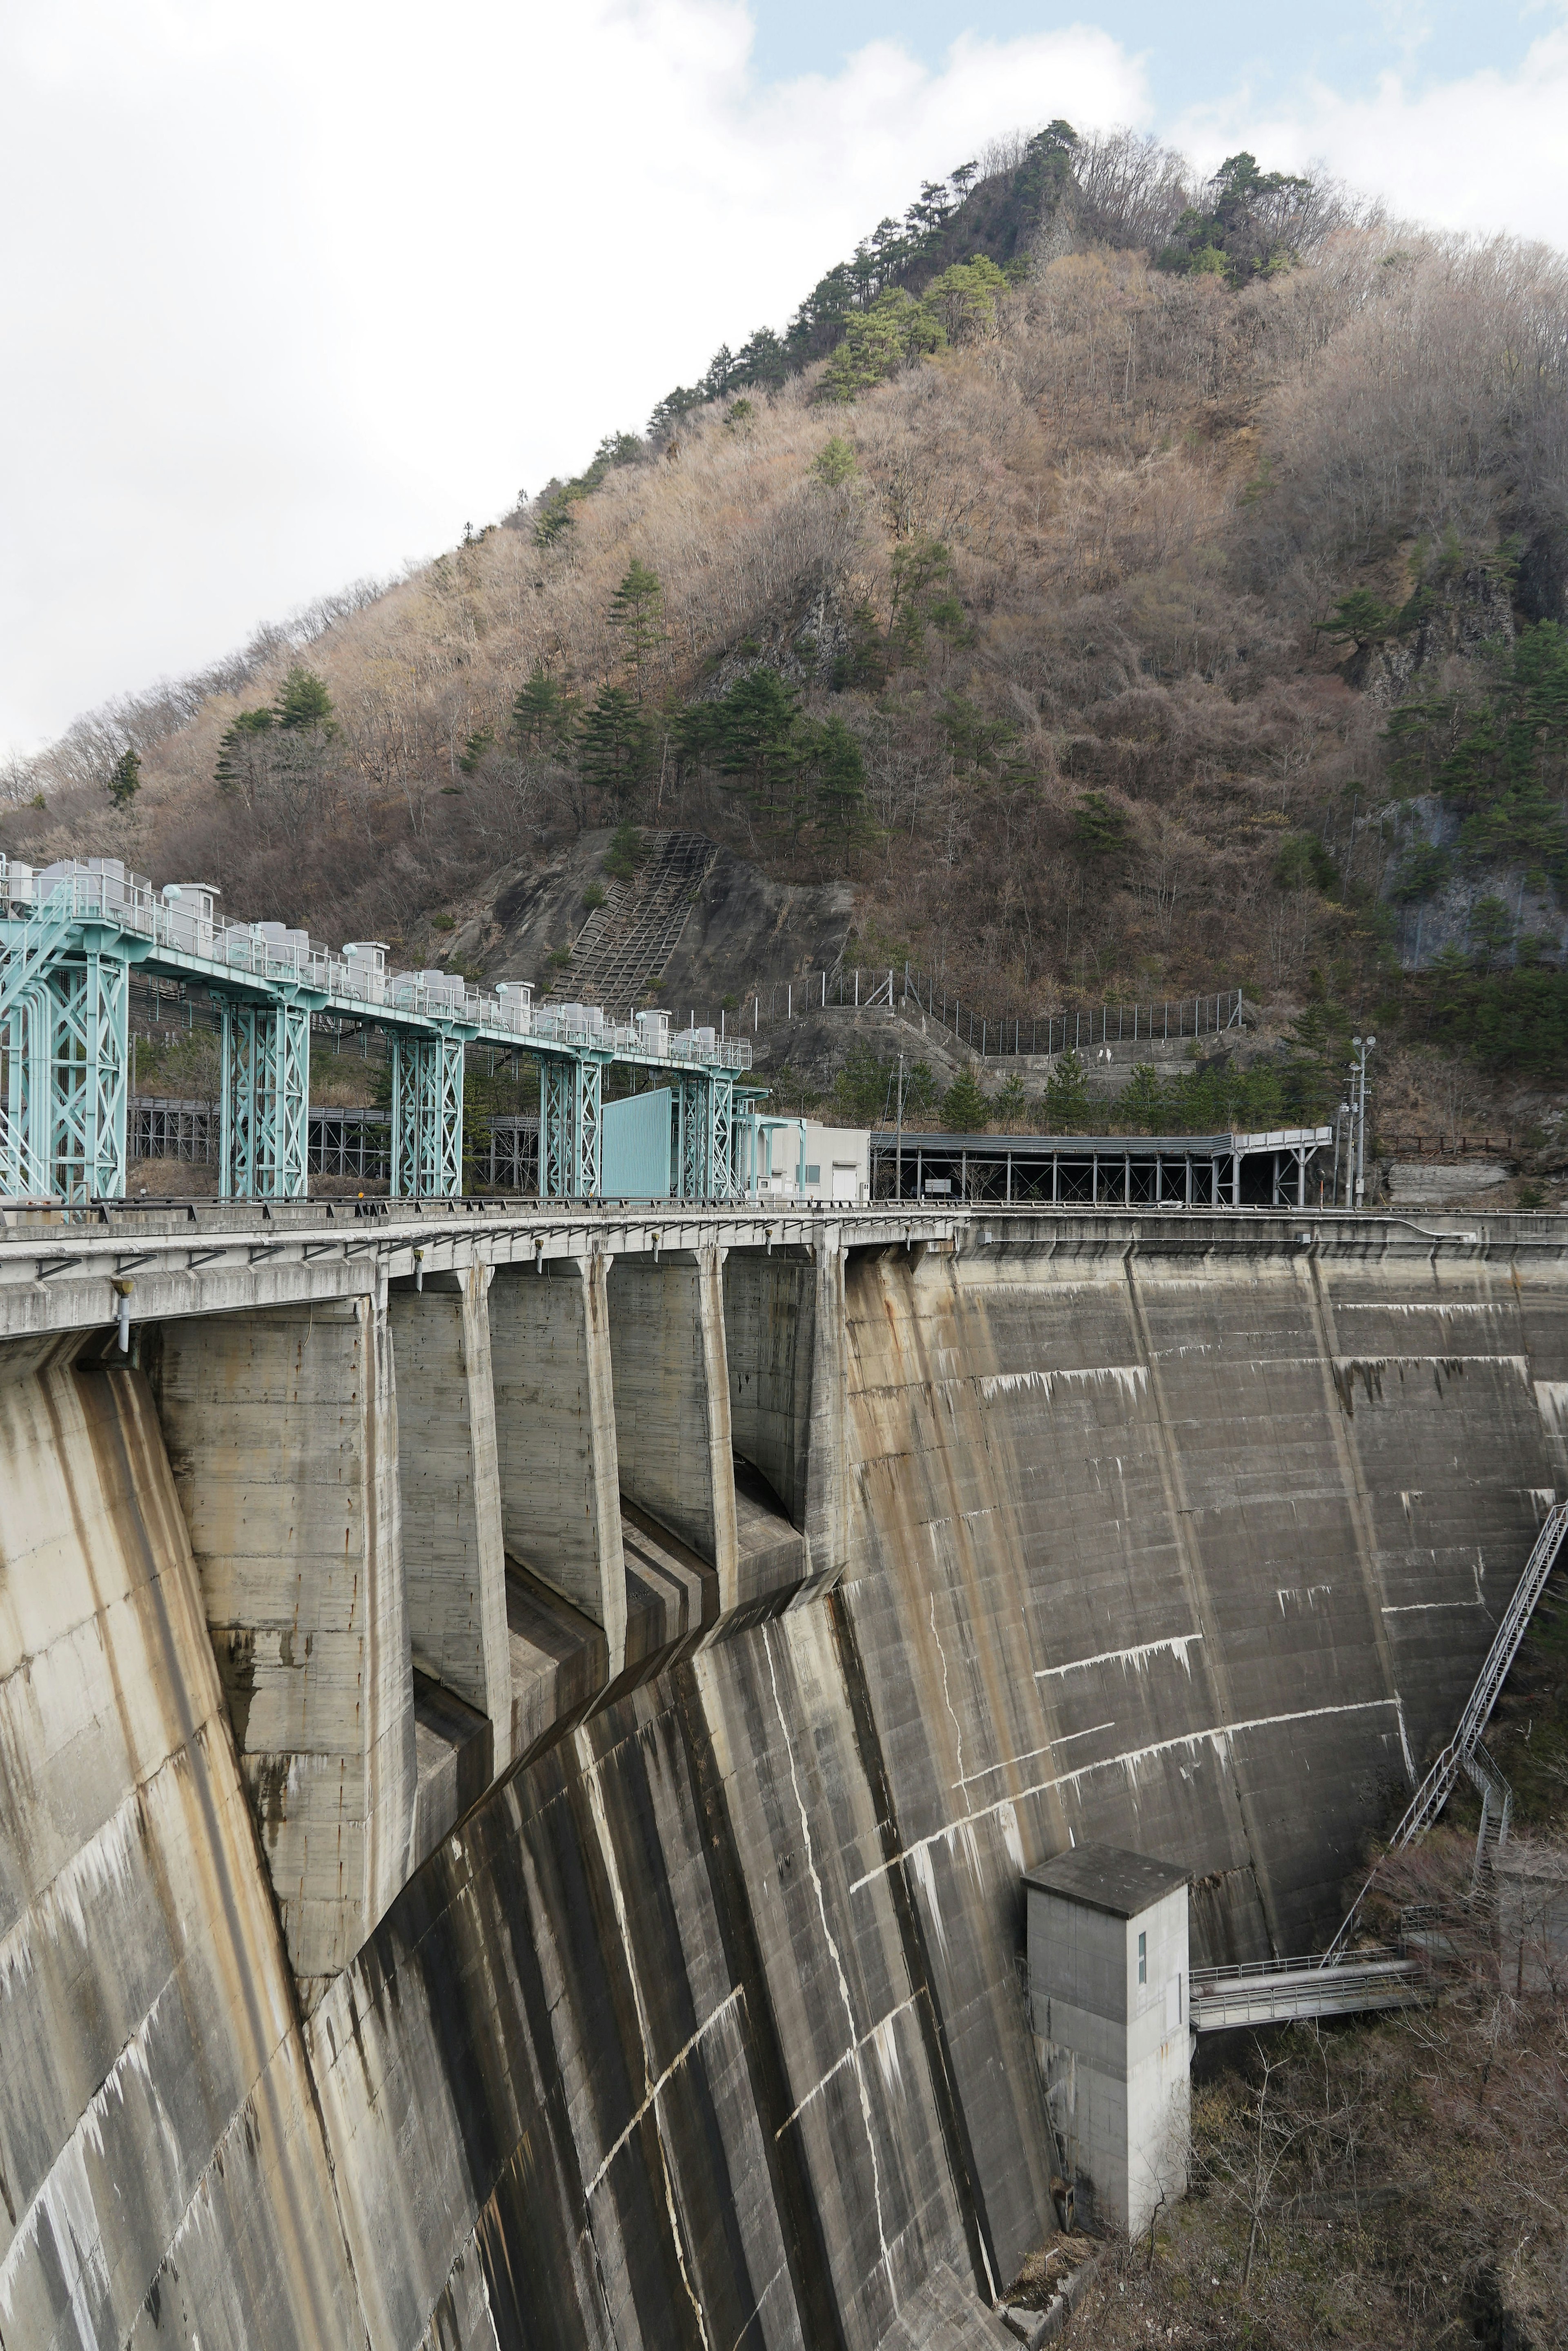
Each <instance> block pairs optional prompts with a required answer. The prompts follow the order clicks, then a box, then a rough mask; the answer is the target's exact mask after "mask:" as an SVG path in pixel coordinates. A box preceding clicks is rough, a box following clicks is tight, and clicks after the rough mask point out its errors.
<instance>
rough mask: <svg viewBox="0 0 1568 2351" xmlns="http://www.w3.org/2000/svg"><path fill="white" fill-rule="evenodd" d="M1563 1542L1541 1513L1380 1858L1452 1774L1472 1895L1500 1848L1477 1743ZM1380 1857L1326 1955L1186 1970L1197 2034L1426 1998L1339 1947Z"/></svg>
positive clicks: (1426, 1823) (1414, 1978)
mask: <svg viewBox="0 0 1568 2351" xmlns="http://www.w3.org/2000/svg"><path fill="white" fill-rule="evenodd" d="M1565 1536H1568V1503H1559V1504H1558V1505H1557V1507H1556V1508H1555V1509H1553V1510H1551V1511H1549V1512H1548V1514H1547V1517H1546V1519H1545V1521H1544V1522H1543V1524H1542V1529H1541V1532H1540V1534H1539V1535H1538V1536H1537V1537H1536V1540H1535V1546H1534V1549H1533V1550H1532V1552H1531V1554H1530V1557H1529V1560H1528V1561H1527V1562H1526V1563H1525V1569H1524V1573H1523V1574H1522V1575H1521V1577H1520V1579H1519V1583H1518V1584H1517V1586H1516V1587H1515V1590H1514V1593H1513V1597H1512V1598H1511V1601H1510V1602H1509V1604H1508V1606H1507V1608H1506V1609H1505V1610H1504V1611H1503V1616H1502V1622H1501V1625H1499V1626H1498V1628H1497V1634H1496V1636H1495V1638H1494V1639H1493V1641H1492V1645H1491V1647H1490V1650H1489V1651H1488V1652H1487V1656H1486V1662H1485V1664H1484V1665H1483V1666H1482V1667H1481V1669H1480V1674H1479V1675H1478V1676H1477V1677H1476V1685H1475V1687H1474V1689H1473V1690H1471V1692H1470V1695H1469V1698H1468V1700H1467V1701H1466V1704H1465V1709H1464V1712H1463V1713H1462V1714H1461V1715H1460V1717H1459V1724H1458V1727H1457V1729H1455V1732H1454V1735H1453V1737H1452V1739H1450V1740H1449V1743H1448V1745H1447V1746H1446V1747H1445V1748H1444V1749H1443V1750H1442V1752H1441V1754H1440V1755H1439V1756H1438V1758H1437V1760H1436V1761H1435V1762H1434V1763H1433V1765H1432V1767H1431V1769H1430V1771H1428V1773H1427V1776H1426V1778H1425V1779H1424V1780H1423V1781H1422V1782H1421V1784H1420V1786H1419V1787H1418V1788H1417V1791H1416V1793H1415V1795H1414V1796H1413V1797H1412V1798H1411V1800H1410V1802H1409V1805H1408V1806H1407V1810H1406V1813H1405V1816H1404V1818H1403V1819H1402V1820H1401V1822H1400V1823H1399V1825H1398V1827H1397V1829H1396V1830H1395V1832H1394V1834H1393V1836H1392V1837H1391V1838H1390V1839H1389V1842H1388V1847H1387V1851H1388V1853H1398V1852H1400V1851H1401V1850H1402V1849H1403V1848H1405V1847H1406V1846H1407V1845H1410V1844H1415V1843H1416V1841H1417V1838H1419V1837H1421V1836H1424V1835H1425V1834H1426V1832H1427V1831H1428V1829H1429V1828H1430V1827H1431V1826H1432V1824H1433V1823H1434V1822H1435V1821H1436V1820H1437V1819H1438V1814H1439V1813H1441V1812H1442V1809H1443V1806H1444V1805H1445V1804H1446V1803H1447V1802H1448V1800H1449V1796H1450V1795H1451V1794H1452V1793H1453V1791H1454V1787H1455V1783H1456V1782H1458V1780H1459V1775H1460V1773H1461V1772H1462V1773H1463V1774H1464V1776H1465V1777H1466V1778H1467V1779H1468V1780H1469V1782H1470V1784H1471V1785H1472V1786H1473V1787H1474V1788H1475V1789H1476V1790H1477V1792H1478V1793H1479V1794H1480V1800H1481V1816H1480V1832H1479V1834H1478V1835H1477V1838H1476V1857H1475V1868H1474V1871H1473V1873H1472V1875H1471V1879H1470V1889H1471V1892H1472V1894H1473V1893H1474V1892H1476V1891H1477V1890H1478V1889H1479V1887H1480V1882H1481V1876H1482V1873H1483V1871H1484V1870H1485V1868H1486V1866H1487V1865H1488V1863H1489V1862H1490V1861H1491V1860H1492V1858H1493V1857H1494V1856H1495V1855H1496V1854H1498V1853H1499V1852H1501V1849H1502V1847H1503V1845H1504V1844H1506V1843H1507V1841H1508V1831H1509V1823H1510V1821H1511V1816H1512V1812H1513V1792H1512V1790H1511V1788H1510V1786H1509V1784H1508V1782H1507V1781H1506V1780H1505V1779H1504V1777H1503V1775H1502V1773H1501V1771H1499V1769H1498V1767H1497V1765H1496V1763H1495V1762H1494V1761H1492V1758H1491V1757H1490V1755H1489V1754H1488V1752H1487V1750H1486V1748H1485V1747H1484V1745H1483V1744H1482V1742H1481V1735H1480V1734H1481V1732H1482V1731H1483V1729H1485V1728H1486V1724H1487V1721H1488V1719H1489V1718H1490V1714H1491V1710H1492V1708H1493V1707H1494V1706H1495V1705H1496V1703H1497V1700H1498V1696H1499V1693H1500V1692H1501V1688H1502V1686H1503V1683H1504V1682H1505V1681H1506V1680H1507V1678H1508V1671H1509V1667H1511V1665H1512V1663H1513V1660H1514V1658H1515V1657H1516V1656H1518V1654H1519V1646H1520V1643H1521V1641H1522V1640H1523V1638H1524V1635H1525V1630H1526V1627H1527V1626H1528V1625H1529V1623H1530V1619H1531V1617H1532V1614H1534V1611H1535V1604H1536V1602H1537V1601H1538V1600H1539V1599H1540V1597H1541V1594H1542V1592H1543V1591H1544V1590H1545V1588H1546V1580H1547V1578H1548V1576H1550V1574H1551V1573H1552V1569H1553V1568H1554V1567H1555V1566H1556V1564H1557V1562H1558V1559H1559V1557H1560V1556H1561V1554H1562V1552H1563V1541H1564V1538H1565ZM1383 1859H1386V1855H1384V1856H1383V1857H1382V1858H1380V1859H1379V1861H1378V1863H1377V1865H1376V1866H1375V1867H1374V1869H1373V1870H1372V1871H1371V1873H1370V1875H1369V1876H1368V1877H1367V1879H1366V1884H1365V1885H1364V1886H1363V1887H1362V1889H1361V1891H1360V1893H1359V1894H1358V1895H1357V1896H1356V1897H1355V1902H1354V1903H1353V1904H1352V1905H1351V1907H1350V1910H1349V1913H1348V1915H1347V1916H1346V1917H1345V1923H1344V1925H1343V1926H1342V1927H1341V1928H1340V1929H1339V1932H1338V1934H1337V1935H1335V1937H1334V1940H1333V1942H1332V1943H1331V1944H1330V1945H1329V1947H1328V1949H1327V1950H1326V1951H1324V1952H1323V1953H1322V1954H1321V1955H1320V1956H1316V1957H1313V1958H1308V1959H1272V1960H1266V1961H1263V1962H1261V1963H1258V1964H1253V1965H1243V1966H1241V1967H1229V1968H1194V1969H1193V1970H1192V1976H1191V1987H1192V2004H1191V2022H1192V2029H1193V2031H1194V2032H1225V2031H1228V2030H1231V2029H1232V2028H1234V2027H1236V2026H1239V2025H1255V2024H1286V2023H1291V2022H1301V2021H1303V2020H1305V2019H1307V2018H1309V2017H1316V2016H1351V2015H1360V2014H1365V2013H1366V2012H1368V2011H1371V2010H1374V2009H1384V2008H1407V2007H1409V2006H1410V2005H1412V2003H1414V2002H1416V2001H1421V2000H1424V1999H1426V1998H1427V1996H1428V1963H1427V1960H1426V1959H1424V1958H1410V1957H1408V1956H1407V1954H1406V1953H1404V1952H1402V1951H1389V1950H1358V1951H1355V1952H1349V1951H1348V1950H1347V1946H1348V1944H1349V1940H1350V1937H1351V1935H1352V1934H1353V1933H1354V1931H1355V1922H1356V1920H1357V1918H1358V1917H1360V1915H1361V1910H1362V1907H1363V1905H1364V1904H1365V1902H1366V1897H1367V1896H1368V1895H1369V1894H1370V1893H1371V1891H1372V1889H1373V1887H1374V1886H1375V1885H1376V1882H1377V1876H1378V1872H1379V1870H1380V1869H1381V1867H1382V1865H1383Z"/></svg>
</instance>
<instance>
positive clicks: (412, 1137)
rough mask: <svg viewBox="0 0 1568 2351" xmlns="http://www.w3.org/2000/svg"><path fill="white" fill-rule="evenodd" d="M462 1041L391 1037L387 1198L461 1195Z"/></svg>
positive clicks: (443, 1032)
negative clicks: (389, 1187) (389, 1184)
mask: <svg viewBox="0 0 1568 2351" xmlns="http://www.w3.org/2000/svg"><path fill="white" fill-rule="evenodd" d="M462 1070H463V1053H462V1039H461V1038H458V1037H454V1036H452V1035H451V1034H450V1033H449V1032H448V1031H446V1030H445V1029H442V1030H441V1032H440V1033H439V1034H438V1035H436V1036H434V1037H415V1036H405V1035H402V1034H400V1033H398V1032H396V1031H394V1033H393V1036H392V1196H393V1198H394V1199H398V1200H433V1199H450V1198H451V1197H452V1195H453V1194H455V1193H457V1192H460V1191H461V1190H462Z"/></svg>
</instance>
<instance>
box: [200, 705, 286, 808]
mask: <svg viewBox="0 0 1568 2351" xmlns="http://www.w3.org/2000/svg"><path fill="white" fill-rule="evenodd" d="M272 728H273V714H272V712H271V711H270V710H242V711H241V713H240V715H239V716H238V717H237V718H236V719H235V720H234V725H233V726H226V727H225V728H224V729H223V734H222V735H221V736H220V737H219V738H218V764H217V768H216V769H215V770H214V773H213V781H214V782H215V783H216V785H217V787H218V789H219V790H220V791H223V792H234V791H238V792H242V793H243V794H244V798H245V799H247V800H249V799H252V798H254V792H255V789H256V786H257V785H258V784H259V783H261V782H263V781H264V780H265V777H266V775H267V773H268V771H269V770H270V768H271V760H270V758H269V757H268V748H267V746H266V745H265V743H263V742H262V741H260V740H259V739H258V738H259V737H263V736H265V735H270V734H271V732H272Z"/></svg>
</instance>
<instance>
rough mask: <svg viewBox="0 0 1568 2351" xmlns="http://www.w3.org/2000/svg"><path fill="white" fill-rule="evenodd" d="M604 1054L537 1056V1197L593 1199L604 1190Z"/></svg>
mask: <svg viewBox="0 0 1568 2351" xmlns="http://www.w3.org/2000/svg"><path fill="white" fill-rule="evenodd" d="M607 1059H608V1056H607V1055H606V1054H593V1053H575V1054H573V1055H572V1056H571V1057H570V1058H569V1059H567V1058H565V1057H563V1058H559V1059H557V1058H556V1057H555V1056H553V1055H552V1056H551V1057H550V1058H549V1059H548V1060H546V1059H545V1057H544V1056H543V1055H541V1056H540V1058H539V1196H540V1198H541V1199H542V1200H597V1198H598V1197H599V1196H600V1195H601V1193H602V1192H603V1190H604V1155H603V1149H602V1144H601V1124H602V1119H603V1110H604V1074H605V1062H606V1061H607Z"/></svg>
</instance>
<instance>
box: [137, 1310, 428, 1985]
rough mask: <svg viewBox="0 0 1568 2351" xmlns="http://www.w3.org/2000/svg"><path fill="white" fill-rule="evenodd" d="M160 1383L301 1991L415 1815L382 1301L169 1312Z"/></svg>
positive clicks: (378, 1896)
mask: <svg viewBox="0 0 1568 2351" xmlns="http://www.w3.org/2000/svg"><path fill="white" fill-rule="evenodd" d="M156 1384H157V1390H158V1398H159V1408H160V1411H161V1416H162V1421H163V1430H164V1436H165V1438H166V1441H167V1444H168V1447H169V1456H170V1460H171V1464H172V1466H173V1470H174V1477H175V1483H176V1486H177V1488H178V1490H179V1494H180V1499H181V1501H182V1505H183V1507H184V1510H185V1516H186V1519H187V1521H188V1523H189V1526H190V1531H191V1543H192V1551H193V1552H194V1554H195V1560H196V1567H197V1572H198V1573H199V1575H200V1578H201V1585H202V1600H203V1602H204V1604H205V1607H206V1614H207V1623H208V1626H209V1629H210V1631H211V1633H212V1636H213V1647H214V1649H215V1650H216V1653H217V1658H218V1670H219V1673H220V1675H221V1677H222V1679H223V1687H224V1691H225V1694H226V1696H227V1698H228V1701H229V1713H230V1717H231V1719H232V1720H233V1723H234V1741H235V1744H236V1746H237V1748H238V1749H239V1752H240V1762H241V1769H242V1771H244V1777H245V1781H246V1783H247V1785H248V1786H249V1788H250V1791H251V1797H252V1801H253V1803H254V1808H255V1812H256V1816H257V1820H258V1823H259V1825H260V1829H261V1835H262V1844H263V1849H264V1851H265V1855H266V1858H267V1864H268V1866H269V1868H270V1870H271V1872H272V1880H273V1890H274V1892H275V1896H276V1897H277V1902H278V1907H279V1910H280V1914H281V1916H282V1919H283V1928H284V1935H285V1938H286V1942H287V1945H288V1949H289V1955H290V1958H291V1959H292V1960H293V1963H294V1970H295V1973H296V1976H297V1977H298V1978H300V1980H301V1989H302V1996H303V1997H304V1999H305V2001H306V2006H307V2007H308V2006H309V2005H310V2004H311V2003H312V2001H314V1999H315V1998H317V1997H318V1996H319V1988H320V1985H321V1982H322V1981H323V1980H324V1979H326V1978H327V1977H329V1976H331V1975H334V1974H336V1973H337V1970H338V1969H340V1968H342V1967H343V1966H345V1965H346V1964H347V1962H348V1959H350V1958H351V1957H352V1955H353V1953H354V1952H355V1951H357V1950H358V1949H359V1947H360V1945H361V1944H362V1943H363V1942H364V1940H365V1938H366V1936H367V1935H368V1934H369V1931H370V1929H371V1928H372V1927H373V1926H374V1925H375V1923H376V1921H377V1919H378V1918H379V1917H381V1915H382V1913H383V1912H384V1911H385V1909H386V1907H387V1905H388V1904H389V1902H390V1900H391V1899H392V1896H394V1895H395V1894H396V1892H397V1891H398V1888H399V1887H400V1886H401V1885H402V1883H403V1880H404V1878H405V1876H407V1871H408V1857H409V1848H410V1836H411V1832H412V1827H413V1819H414V1800H415V1786H416V1772H415V1742H414V1711H413V1685H412V1677H411V1672H410V1655H409V1630H408V1618H407V1613H406V1609H405V1605H404V1592H403V1568H402V1550H401V1541H400V1500H399V1484H398V1409H397V1398H396V1390H395V1386H394V1381H393V1371H392V1344H391V1334H390V1332H389V1325H388V1317H387V1311H386V1308H385V1306H384V1304H382V1303H381V1302H380V1301H378V1300H376V1299H374V1298H365V1297H359V1298H345V1299H338V1300H333V1301H319V1302H317V1304H315V1305H313V1306H309V1307H306V1308H304V1309H299V1308H295V1307H282V1308H274V1309H272V1310H271V1311H266V1312H264V1313H257V1314H249V1315H238V1314H218V1315H213V1316H210V1317H206V1318H203V1319H201V1320H191V1321H188V1322H184V1321H182V1322H170V1323H167V1324H165V1325H164V1328H163V1338H162V1345H161V1351H159V1353H158V1359H157V1367H156Z"/></svg>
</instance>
